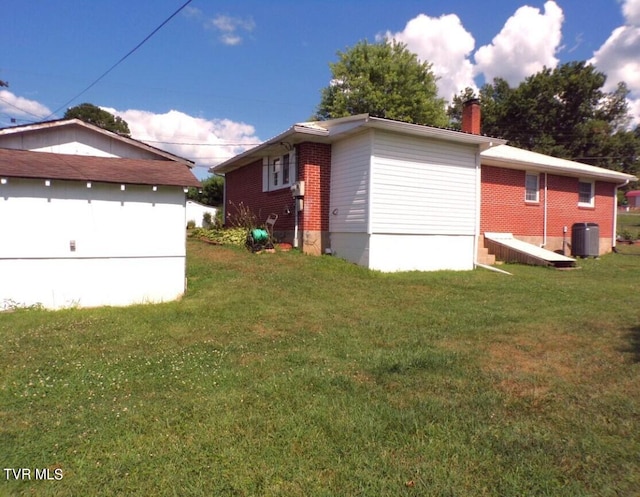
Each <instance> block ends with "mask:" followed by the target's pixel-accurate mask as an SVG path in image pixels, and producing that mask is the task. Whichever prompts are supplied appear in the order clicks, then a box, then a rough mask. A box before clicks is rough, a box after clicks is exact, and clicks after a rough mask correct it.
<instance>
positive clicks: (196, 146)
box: [103, 107, 260, 176]
mask: <svg viewBox="0 0 640 497" xmlns="http://www.w3.org/2000/svg"><path fill="white" fill-rule="evenodd" d="M103 108H104V110H106V111H107V112H110V113H112V114H114V115H116V116H119V117H121V118H122V119H124V120H125V121H126V122H127V123H128V124H129V129H130V131H131V137H132V138H135V139H136V140H140V141H143V142H146V143H148V144H149V145H152V146H154V147H158V148H161V149H163V150H166V151H168V152H171V153H174V154H176V155H179V156H181V157H185V158H187V159H190V160H193V161H195V162H196V166H197V167H198V168H199V172H200V173H202V172H204V171H206V169H207V168H209V167H211V166H213V165H216V164H219V163H220V162H222V161H224V160H226V159H229V158H230V157H233V156H234V155H236V154H238V153H240V152H243V151H244V150H247V149H249V148H251V147H253V146H255V145H257V144H258V143H259V142H260V139H259V138H258V137H257V136H256V135H255V128H254V127H253V126H251V125H249V124H245V123H238V122H234V121H231V120H229V119H214V120H208V119H203V118H200V117H193V116H190V115H188V114H185V113H183V112H180V111H177V110H170V111H169V112H167V113H165V114H154V113H152V112H148V111H144V110H133V109H132V110H124V111H120V110H116V109H112V108H107V107H103ZM199 176H201V174H199Z"/></svg>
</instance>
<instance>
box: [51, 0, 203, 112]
mask: <svg viewBox="0 0 640 497" xmlns="http://www.w3.org/2000/svg"><path fill="white" fill-rule="evenodd" d="M192 1H193V0H187V1H186V2H185V3H184V4H183V5H182V6H181V7H180V8H179V9H178V10H176V11H175V12H174V13H173V14H171V15H170V16H169V17H168V18H167V19H165V20H164V21H163V22H162V24H160V26H158V27H157V28H156V29H154V30H153V31H152V32H151V33H150V34H149V35H147V37H146V38H145V39H144V40H142V41H141V42H140V43H138V44H137V45H136V46H135V47H134V48H132V49H131V50H129V52H128V53H127V54H126V55H125V56H124V57H122V58H121V59H120V60H119V61H118V62H116V63H115V64H113V65H112V66H111V67H110V68H109V69H107V70H106V71H105V72H104V73H103V74H102V75H100V76H99V77H98V78H97V79H96V80H95V81H93V83H91V84H90V85H89V86H87V87H86V88H85V89H84V90H82V91H81V92H80V93H78V94H77V95H76V96H74V97H73V98H71V99H69V101H67V102H66V103H64V104H63V105H61V106H60V107H58V108H57V109H56V110H54V111H53V112H52V113H51V114H49V115H48V116H47V117H46V118H45V119H43V120H44V121H46V120H48V119H50V118H51V117H52V116H53V115H54V114H57V113H58V112H59V111H61V110H62V109H64V108H66V107H67V106H68V105H69V104H70V103H71V102H73V101H74V100H75V99H76V98H78V97H80V96H82V95H84V94H85V93H86V92H88V91H89V90H90V89H91V88H93V87H94V86H95V85H96V84H98V82H99V81H101V80H102V79H103V78H104V77H106V76H107V74H109V73H110V72H111V71H113V70H114V69H115V68H116V67H117V66H119V65H120V64H121V63H122V62H124V61H125V60H126V59H127V58H128V57H129V56H130V55H131V54H133V53H134V52H135V51H136V50H138V49H139V48H140V47H141V46H142V45H144V44H145V43H146V42H147V40H149V38H151V37H152V36H153V35H154V34H156V33H157V32H158V31H160V29H162V27H163V26H164V25H165V24H167V23H168V22H169V21H170V20H171V19H173V18H174V17H175V16H176V15H178V13H179V12H180V11H181V10H182V9H184V8H185V7H186V6H187V5H189V4H190V3H191V2H192Z"/></svg>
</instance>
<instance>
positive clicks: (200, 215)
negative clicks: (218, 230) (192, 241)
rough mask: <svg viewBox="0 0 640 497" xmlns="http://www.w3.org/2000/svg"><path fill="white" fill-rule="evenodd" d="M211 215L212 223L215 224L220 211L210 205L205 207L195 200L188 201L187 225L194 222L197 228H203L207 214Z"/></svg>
mask: <svg viewBox="0 0 640 497" xmlns="http://www.w3.org/2000/svg"><path fill="white" fill-rule="evenodd" d="M207 212H208V213H209V214H210V215H211V222H212V223H213V222H215V220H216V214H217V213H218V209H217V208H216V207H211V206H210V205H204V204H201V203H199V202H194V201H193V200H187V223H188V222H189V221H193V222H194V223H196V227H198V228H202V226H203V222H204V215H205V213H207Z"/></svg>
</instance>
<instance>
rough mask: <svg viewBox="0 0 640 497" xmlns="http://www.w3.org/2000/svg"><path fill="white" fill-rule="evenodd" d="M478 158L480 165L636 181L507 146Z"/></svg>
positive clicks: (501, 146) (617, 180) (606, 171)
mask: <svg viewBox="0 0 640 497" xmlns="http://www.w3.org/2000/svg"><path fill="white" fill-rule="evenodd" d="M480 158H481V162H482V164H483V165H487V166H497V167H505V168H508V169H519V170H527V171H535V172H543V173H552V174H558V175H560V176H573V177H580V178H593V179H601V180H608V181H612V182H628V181H637V178H636V177H635V176H633V175H631V174H626V173H621V172H618V171H613V170H611V169H605V168H602V167H596V166H591V165H589V164H582V163H581V162H574V161H570V160H567V159H559V158H557V157H552V156H550V155H545V154H540V153H538V152H531V151H529V150H523V149H520V148H516V147H511V146H508V145H500V146H497V147H492V148H489V149H487V150H485V151H483V152H481V153H480Z"/></svg>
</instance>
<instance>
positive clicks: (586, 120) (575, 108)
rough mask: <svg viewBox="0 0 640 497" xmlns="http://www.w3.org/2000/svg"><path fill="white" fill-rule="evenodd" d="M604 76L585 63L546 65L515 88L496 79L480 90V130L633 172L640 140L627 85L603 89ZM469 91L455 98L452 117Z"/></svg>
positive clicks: (541, 149)
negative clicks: (631, 121) (634, 128)
mask: <svg viewBox="0 0 640 497" xmlns="http://www.w3.org/2000/svg"><path fill="white" fill-rule="evenodd" d="M605 82H606V75H605V74H604V73H602V72H598V71H596V69H595V68H594V67H593V66H592V65H589V64H587V63H586V62H570V63H567V64H563V65H560V66H558V67H557V68H555V69H549V68H545V69H543V70H542V71H540V72H538V73H537V74H534V75H532V76H529V77H528V78H526V79H525V81H523V82H522V83H521V84H520V85H519V86H517V87H516V88H511V87H510V86H509V84H508V83H507V82H506V81H505V80H504V79H501V78H495V79H494V80H493V82H492V83H488V84H485V85H484V86H483V87H482V88H481V89H480V102H481V106H482V132H483V133H484V134H487V135H490V136H498V137H502V138H506V139H507V140H509V143H510V144H511V145H514V146H517V147H521V148H524V149H527V150H533V151H535V152H540V153H544V154H548V155H552V156H555V157H560V158H565V159H571V160H576V161H579V162H584V163H587V164H592V165H595V166H600V167H605V168H608V169H614V170H618V171H624V172H627V173H630V174H637V172H638V170H639V169H640V164H639V162H638V158H639V153H638V152H639V150H640V141H638V140H639V136H638V133H637V132H635V133H634V132H631V131H629V130H628V129H627V126H628V124H629V113H628V107H627V101H626V97H627V94H628V90H627V87H626V85H625V84H624V83H620V84H619V85H618V86H617V88H616V89H615V90H614V91H612V92H605V91H604V90H603V87H604V84H605ZM467 93H468V91H467V90H465V92H461V94H460V95H459V96H458V97H456V98H455V99H454V102H453V105H452V106H451V107H449V109H448V114H449V116H450V118H451V119H452V120H455V119H456V116H457V115H458V114H457V113H458V112H459V109H461V104H462V100H463V98H465V97H467V96H468V94H467Z"/></svg>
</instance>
